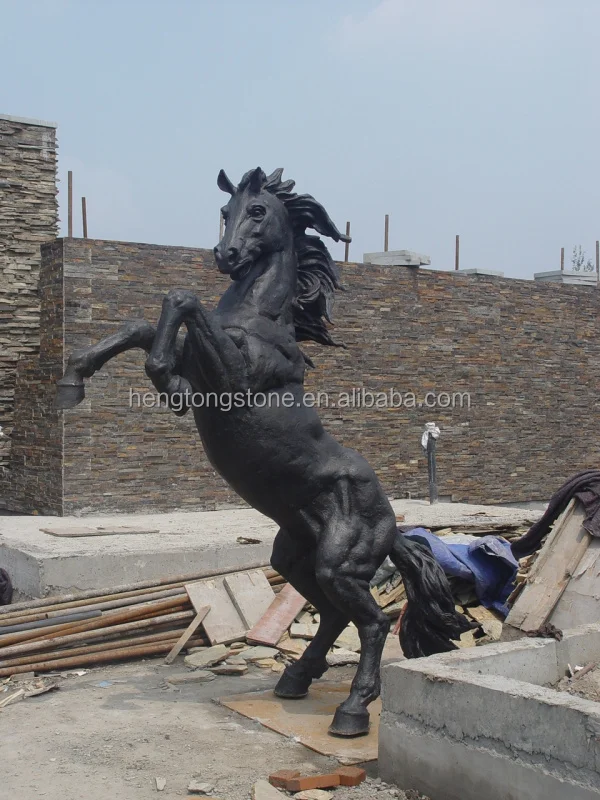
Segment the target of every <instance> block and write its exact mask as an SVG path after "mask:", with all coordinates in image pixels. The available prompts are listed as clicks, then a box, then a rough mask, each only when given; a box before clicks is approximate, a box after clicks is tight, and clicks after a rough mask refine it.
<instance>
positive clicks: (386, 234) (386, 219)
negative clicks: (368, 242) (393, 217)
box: [383, 214, 390, 253]
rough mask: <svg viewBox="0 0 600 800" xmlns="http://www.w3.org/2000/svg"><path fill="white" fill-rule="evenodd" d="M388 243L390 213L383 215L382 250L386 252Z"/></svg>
mask: <svg viewBox="0 0 600 800" xmlns="http://www.w3.org/2000/svg"><path fill="white" fill-rule="evenodd" d="M389 243H390V215H389V214H386V215H385V226H384V232H383V252H384V253H387V251H388V246H389Z"/></svg>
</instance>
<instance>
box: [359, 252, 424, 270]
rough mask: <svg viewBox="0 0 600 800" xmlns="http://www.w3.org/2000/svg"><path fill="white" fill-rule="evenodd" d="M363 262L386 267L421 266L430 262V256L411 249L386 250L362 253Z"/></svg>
mask: <svg viewBox="0 0 600 800" xmlns="http://www.w3.org/2000/svg"><path fill="white" fill-rule="evenodd" d="M363 261H364V263H365V264H378V265H381V266H384V267H385V266H387V267H421V266H427V265H429V264H431V258H430V257H429V256H426V255H423V254H422V253H415V252H414V251H413V250H387V251H384V252H381V253H364V255H363Z"/></svg>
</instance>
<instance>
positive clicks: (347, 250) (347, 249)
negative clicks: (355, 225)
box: [344, 222, 350, 264]
mask: <svg viewBox="0 0 600 800" xmlns="http://www.w3.org/2000/svg"><path fill="white" fill-rule="evenodd" d="M346 236H350V223H349V222H347V223H346ZM349 258H350V242H346V246H345V247H344V261H345V263H346V264H347V263H348V260H349Z"/></svg>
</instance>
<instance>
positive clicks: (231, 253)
mask: <svg viewBox="0 0 600 800" xmlns="http://www.w3.org/2000/svg"><path fill="white" fill-rule="evenodd" d="M238 253H239V250H238V249H237V247H230V248H229V250H228V251H227V260H228V261H229V263H230V264H233V263H235V260H236V258H237V257H238Z"/></svg>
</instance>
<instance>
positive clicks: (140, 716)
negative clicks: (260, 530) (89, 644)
mask: <svg viewBox="0 0 600 800" xmlns="http://www.w3.org/2000/svg"><path fill="white" fill-rule="evenodd" d="M392 647H393V645H392ZM393 652H395V651H394V650H393V649H392V650H389V649H388V658H387V660H388V661H389V660H396V659H395V658H391V659H390V657H389V656H390V654H391V653H393ZM182 671H185V667H184V666H183V664H182V662H181V659H177V661H176V662H175V664H173V665H172V666H169V667H166V666H164V665H163V663H162V659H152V660H147V661H138V662H133V663H128V664H122V665H113V666H109V667H99V668H97V669H93V670H91V671H90V672H89V673H88V674H86V675H84V676H81V677H68V678H64V679H61V688H60V690H59V691H56V692H51V693H47V694H45V695H40V696H38V697H32V698H29V699H27V700H24V701H22V702H20V703H16V704H14V705H12V706H8V707H6V708H5V709H3V710H2V711H0V727H1V729H2V734H1V736H0V763H1V764H2V779H1V781H0V797H1V798H7V799H8V798H11V800H33V798H45V800H107V798H115V800H142V799H143V800H147V798H148V797H149V796H150V795H157V796H158V797H161V798H164V800H174V799H175V798H181V797H188V796H190V795H188V794H187V786H188V783H189V782H190V780H192V779H197V780H201V781H206V782H208V783H210V784H212V785H213V786H214V791H213V795H214V796H215V797H217V798H221V800H247V798H249V797H250V791H251V788H252V786H253V784H254V782H255V781H257V780H258V779H260V778H267V777H268V775H269V773H270V772H273V771H275V770H278V769H284V768H297V769H299V770H301V771H302V772H307V773H309V772H329V771H331V769H332V768H335V767H336V766H337V762H336V761H335V760H333V759H330V758H328V757H325V756H320V755H318V754H317V753H314V752H312V751H311V750H309V749H307V748H305V747H304V746H303V745H301V744H299V743H296V742H294V741H293V740H291V739H288V738H285V737H283V736H280V735H279V734H277V733H273V732H271V731H269V730H267V729H266V728H263V727H262V726H261V725H260V724H259V723H256V722H253V721H252V720H249V719H246V718H244V717H242V716H239V715H238V714H236V713H234V712H232V711H229V710H228V709H226V708H225V707H223V706H221V705H219V704H217V703H216V702H215V701H214V698H216V697H219V696H220V695H221V696H222V695H230V694H236V693H238V692H239V693H241V692H248V691H254V690H259V689H265V688H269V687H272V686H274V684H275V682H276V680H277V676H276V675H275V674H274V673H272V672H270V671H265V670H261V669H259V668H257V667H253V668H251V670H250V671H249V672H248V673H247V674H246V675H244V676H235V677H234V676H227V677H225V676H219V677H217V678H216V679H215V680H214V681H211V682H210V683H205V684H188V685H181V686H178V687H173V686H171V685H170V684H168V683H167V682H166V678H167V677H168V676H169V675H171V674H174V673H181V672H182ZM352 674H353V670H352V668H349V667H338V668H332V669H330V670H329V671H328V672H327V674H326V678H327V680H335V679H338V678H339V680H346V679H348V678H350V677H351V676H352ZM105 683H108V684H109V685H105ZM365 767H366V768H367V771H368V774H369V776H370V778H369V781H368V782H367V783H364V784H363V785H362V786H360V787H356V788H352V789H350V788H348V789H346V788H340V789H337V790H335V792H334V798H335V800H351V799H352V800H372V798H374V797H377V798H379V800H388V798H389V799H390V800H391V798H394V797H396V798H400V799H401V800H402V798H405V797H408V798H410V800H417V798H419V797H420V795H418V794H416V793H413V792H410V793H409V794H408V795H405V794H404V792H401V791H400V792H399V791H398V790H397V788H392V787H385V786H384V785H382V784H381V783H379V782H378V776H377V763H376V762H371V763H370V764H368V765H365ZM155 777H163V778H165V779H166V781H167V783H166V788H165V790H164V791H163V792H161V793H160V794H158V793H157V791H156V787H155V780H154V779H155Z"/></svg>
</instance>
